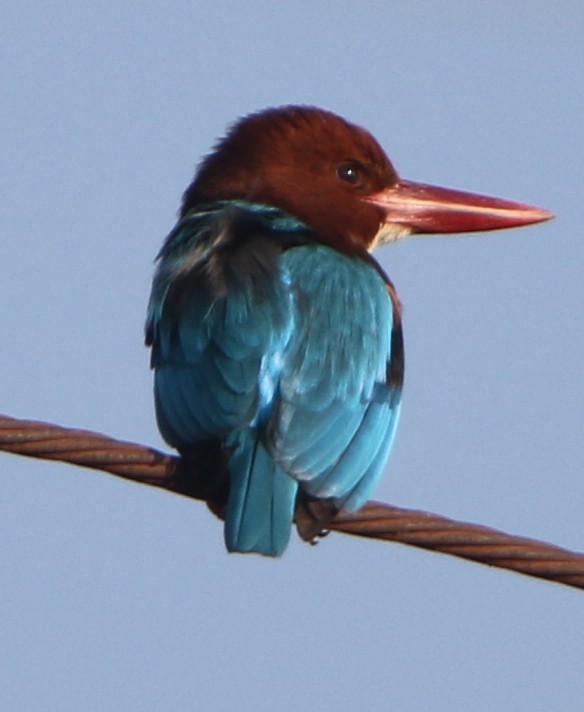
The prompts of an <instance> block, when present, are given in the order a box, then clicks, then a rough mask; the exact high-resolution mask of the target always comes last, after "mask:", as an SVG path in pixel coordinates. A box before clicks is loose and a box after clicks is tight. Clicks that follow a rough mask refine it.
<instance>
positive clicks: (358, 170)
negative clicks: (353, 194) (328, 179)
mask: <svg viewBox="0 0 584 712" xmlns="http://www.w3.org/2000/svg"><path fill="white" fill-rule="evenodd" d="M337 175H338V176H339V178H340V179H341V180H342V181H344V182H345V183H348V184H349V185H355V186H357V185H359V184H360V183H362V182H363V168H362V166H361V164H359V163H356V162H355V161H352V162H350V163H343V165H342V166H339V167H338V168H337Z"/></svg>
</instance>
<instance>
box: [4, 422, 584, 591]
mask: <svg viewBox="0 0 584 712" xmlns="http://www.w3.org/2000/svg"><path fill="white" fill-rule="evenodd" d="M0 450H4V451H6V452H11V453H14V454H18V455H26V456H29V457H36V458H40V459H49V460H58V461H60V462H67V463H70V464H74V465H80V466H82V467H89V468H92V469H95V470H101V471H104V472H108V473H110V474H112V475H116V476H118V477H122V478H124V479H128V480H132V481H134V482H141V483H142V484H147V485H151V486H154V487H160V488H162V489H166V490H169V491H171V492H176V493H178V494H182V495H185V496H187V497H191V498H193V499H200V500H203V501H207V503H208V504H209V506H210V508H211V509H212V510H213V511H214V512H215V513H216V514H219V515H220V514H221V508H220V507H217V506H215V505H214V504H213V503H212V502H209V501H208V497H207V493H206V491H205V488H204V486H203V485H202V484H201V483H202V482H203V481H204V480H205V478H204V476H203V475H204V473H205V469H206V467H208V463H205V457H204V454H202V457H201V459H200V462H199V463H197V461H196V460H190V461H189V463H188V469H187V468H185V467H184V466H183V465H184V463H183V462H182V461H181V459H180V458H178V457H175V456H172V455H165V454H164V453H162V452H159V451H158V450H154V449H152V448H148V447H145V446H143V445H137V444H135V443H128V442H123V441H119V440H114V439H113V438H109V437H107V436H105V435H100V434H99V433H93V432H90V431H86V430H77V429H69V428H63V427H60V426H57V425H51V424H49V423H42V422H36V421H32V420H17V419H16V418H10V417H8V416H2V415H0ZM329 528H330V529H332V530H335V531H339V532H344V533H345V534H353V535H356V536H363V537H368V538H372V539H385V540H387V541H394V542H399V543H402V544H409V545H411V546H417V547H420V548H422V549H429V550H431V551H439V552H442V553H444V554H449V555H451V556H458V557H460V558H463V559H470V560H471V561H475V562H478V563H482V564H487V565H489V566H495V567H498V568H503V569H509V570H511V571H516V572H518V573H522V574H526V575H528V576H534V577H536V578H542V579H547V580H550V581H555V582H557V583H562V584H565V585H568V586H574V587H576V588H584V554H581V553H577V552H573V551H569V550H567V549H563V548H561V547H558V546H554V545H552V544H547V543H545V542H540V541H536V540H534V539H528V538H525V537H518V536H513V535H510V534H506V533H504V532H501V531H498V530H496V529H491V528H489V527H485V526H481V525H478V524H468V523H465V522H458V521H454V520H452V519H447V518H445V517H441V516H439V515H436V514H431V513H429V512H420V511H416V510H411V509H401V508H399V507H394V506H391V505H388V504H383V503H380V502H368V503H367V504H366V505H365V506H364V507H363V508H362V509H360V510H359V511H358V512H340V513H339V514H337V515H336V517H335V518H334V519H333V521H332V522H331V523H330V524H329Z"/></svg>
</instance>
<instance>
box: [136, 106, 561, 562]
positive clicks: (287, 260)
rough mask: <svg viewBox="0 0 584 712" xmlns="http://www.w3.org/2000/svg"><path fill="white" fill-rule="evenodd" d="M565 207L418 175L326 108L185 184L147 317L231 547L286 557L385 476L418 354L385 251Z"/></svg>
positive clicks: (240, 143) (159, 364)
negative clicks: (311, 522) (404, 175)
mask: <svg viewBox="0 0 584 712" xmlns="http://www.w3.org/2000/svg"><path fill="white" fill-rule="evenodd" d="M550 217H552V213H550V212H548V211H547V210H541V209H539V208H535V207H531V206H529V205H523V204H520V203H516V202H511V201H508V200H502V199H498V198H489V197H484V196H480V195H475V194H471V193H463V192H460V191H456V190H448V189H445V188H437V187H435V186H430V185H424V184H421V183H412V182H410V181H405V180H402V179H401V178H400V177H399V176H398V174H397V173H396V171H395V169H394V168H393V166H392V164H391V162H390V161H389V159H388V157H387V156H386V154H385V152H384V151H383V149H382V148H381V146H380V145H379V144H378V143H377V141H376V140H375V139H374V138H373V137H372V136H371V135H370V134H369V133H368V132H367V131H365V130H364V129H362V128H360V127H358V126H355V125H353V124H350V123H349V122H347V121H345V120H344V119H342V118H341V117H339V116H336V115H335V114H332V113H330V112H328V111H324V110H322V109H317V108H314V107H309V106H285V107H281V108H276V109H268V110H266V111H262V112H259V113H256V114H252V115H251V116H248V117H246V118H243V119H242V120H240V121H239V122H238V123H236V124H235V125H234V126H233V128H232V129H231V130H230V131H229V133H228V134H227V136H226V137H225V138H223V139H222V140H221V141H219V143H218V144H217V146H216V147H215V149H214V150H213V152H212V153H211V154H210V155H208V156H207V157H206V158H205V159H204V160H203V162H202V164H201V165H200V167H199V169H198V171H197V173H196V175H195V178H194V180H193V182H192V183H191V185H190V186H189V187H188V188H187V190H186V192H185V193H184V196H183V203H182V208H181V211H180V218H179V221H178V224H177V225H176V227H175V228H174V229H173V230H172V232H171V233H170V235H169V236H168V237H167V238H166V241H165V243H164V245H163V247H162V250H161V251H160V254H159V255H158V267H157V270H156V274H155V277H154V282H153V286H152V294H151V297H150V304H149V310H148V320H147V326H146V341H147V344H148V345H150V346H151V347H152V367H153V368H154V370H155V381H154V390H155V401H156V413H157V419H158V424H159V427H160V431H161V433H162V435H163V436H164V438H165V439H166V440H167V442H168V443H170V445H172V446H173V447H175V448H176V449H177V450H178V451H179V452H180V453H181V454H182V455H183V457H184V458H185V459H187V460H188V458H189V457H193V456H194V453H196V452H197V451H198V450H200V448H201V446H205V445H208V446H209V447H210V448H211V449H215V450H216V451H218V452H219V453H220V457H219V458H218V459H217V460H216V468H215V469H216V471H213V472H210V473H209V478H210V480H216V482H217V483H218V484H219V483H221V482H223V483H224V485H225V490H226V497H227V504H226V508H225V513H224V515H225V542H226V546H227V548H228V550H229V551H239V552H257V553H260V554H264V555H267V556H279V555H280V554H282V552H283V551H284V549H285V548H286V545H287V544H288V540H289V537H290V531H291V527H292V522H293V520H294V517H295V514H296V511H297V508H298V506H299V503H301V502H304V503H305V504H307V506H308V507H309V509H310V506H311V505H314V508H313V511H315V512H317V511H318V510H319V509H321V510H322V511H326V512H328V516H329V518H330V516H332V515H333V514H334V512H336V511H338V509H340V508H347V509H350V510H355V509H358V508H359V507H361V506H362V505H363V504H364V503H365V502H366V501H367V499H368V498H369V496H370V495H371V492H372V491H373V488H374V487H375V485H376V483H377V481H378V480H379V477H380V475H381V473H382V470H383V468H384V466H385V463H386V461H387V458H388V455H389V452H390V450H391V447H392V443H393V439H394V435H395V431H396V426H397V422H398V420H399V413H400V406H401V393H402V383H403V374H404V352H403V337H402V326H401V310H400V303H399V301H398V298H397V296H396V292H395V289H394V287H393V285H392V284H391V282H390V281H389V279H388V278H387V276H386V275H385V273H384V272H383V270H382V269H381V267H380V266H379V265H378V263H377V262H376V261H375V260H374V259H373V257H372V256H371V252H372V250H373V249H374V248H375V247H377V246H379V245H383V244H385V243H387V242H392V241H394V240H397V239H399V238H402V237H405V236H406V235H408V234H411V233H428V234H429V233H453V232H469V231H476V230H494V229H498V228H506V227H513V226H518V225H527V224H529V223H536V222H540V221H543V220H547V219H549V218H550ZM315 517H317V518H318V515H315ZM322 522H325V523H326V517H323V519H322ZM322 522H317V524H319V526H320V524H321V523H322ZM317 528H318V527H317ZM320 528H322V526H320Z"/></svg>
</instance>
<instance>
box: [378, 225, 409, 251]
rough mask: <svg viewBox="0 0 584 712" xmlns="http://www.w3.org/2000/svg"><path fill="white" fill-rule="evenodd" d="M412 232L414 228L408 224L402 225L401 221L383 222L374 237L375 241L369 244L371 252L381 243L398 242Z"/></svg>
mask: <svg viewBox="0 0 584 712" xmlns="http://www.w3.org/2000/svg"><path fill="white" fill-rule="evenodd" d="M411 234H412V229H411V228H410V227H407V226H406V225H400V224H399V223H381V225H380V226H379V230H378V231H377V234H376V235H375V237H374V238H373V242H372V243H371V244H370V245H369V252H373V250H375V249H376V248H377V247H380V246H381V245H387V244H388V243H389V242H396V241H397V240H401V239H403V238H404V237H407V236H408V235H411Z"/></svg>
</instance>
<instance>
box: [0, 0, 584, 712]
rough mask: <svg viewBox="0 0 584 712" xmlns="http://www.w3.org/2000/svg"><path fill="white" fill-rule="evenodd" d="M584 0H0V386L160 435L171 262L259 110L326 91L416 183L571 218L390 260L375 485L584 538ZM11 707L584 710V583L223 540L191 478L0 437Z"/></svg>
mask: <svg viewBox="0 0 584 712" xmlns="http://www.w3.org/2000/svg"><path fill="white" fill-rule="evenodd" d="M583 23H584V10H583V9H582V5H581V3H579V2H577V1H576V0H574V1H573V2H569V1H565V2H564V1H560V2H556V3H554V4H553V5H550V4H549V3H544V2H539V1H536V2H531V3H528V4H527V3H518V2H502V1H498V0H497V1H494V2H489V3H468V2H463V1H462V0H460V1H459V2H455V1H454V0H451V1H448V0H446V1H445V2H440V3H438V2H429V1H427V2H422V1H421V0H419V1H417V2H416V1H412V0H409V1H408V2H401V1H398V2H393V3H386V2H381V1H375V0H369V1H367V2H360V3H355V2H345V1H344V0H339V1H338V2H335V3H332V2H319V1H317V2H308V1H298V2H288V1H284V2H281V3H273V2H258V1H255V0H250V2H247V3H236V2H227V1H226V0H214V1H213V2H208V1H207V0H204V1H202V2H197V3H195V2H186V1H185V2H174V3H166V4H163V3H156V2H141V3H137V2H122V3H117V4H113V3H112V4H110V3H99V2H84V3H78V4H72V3H68V2H67V3H66V2H59V1H56V2H52V3H45V2H39V0H35V2H32V1H31V0H23V1H22V2H20V3H18V4H17V3H12V4H10V5H8V4H5V6H4V7H3V8H2V9H0V156H1V165H2V170H1V171H0V195H1V196H2V197H1V204H2V208H1V210H0V235H1V240H2V259H1V260H0V303H1V304H2V305H3V307H2V309H0V329H1V333H2V335H3V338H2V346H1V348H0V367H1V371H0V394H1V398H0V412H5V413H7V414H10V415H13V416H16V417H24V418H34V419H39V420H47V421H52V422H55V423H59V424H62V425H70V426H76V427H83V428H88V429H94V430H98V431H101V432H105V433H108V434H110V435H112V436H114V437H118V438H122V439H127V440H135V441H138V442H142V443H145V444H149V445H153V446H156V447H161V448H162V447H164V445H163V443H162V442H161V439H160V437H159V435H158V433H157V430H156V425H155V422H154V414H153V405H152V396H151V374H150V372H149V368H148V353H147V351H146V349H145V348H144V346H143V334H142V329H143V323H144V315H145V308H146V302H147V298H148V292H149V285H150V279H151V275H152V261H153V259H154V256H155V254H156V252H157V250H158V249H159V246H160V244H161V242H162V240H163V238H164V236H165V235H166V233H167V232H168V231H169V230H170V228H171V227H172V225H173V222H174V219H175V215H176V210H177V208H178V205H179V199H180V195H181V192H182V190H183V189H184V188H185V187H186V185H187V183H188V182H189V180H190V178H191V176H192V174H193V170H194V167H195V166H196V163H197V161H198V160H199V158H200V157H201V156H202V155H203V154H204V153H205V152H206V151H208V149H209V147H210V145H211V144H212V143H213V141H214V140H215V138H216V137H217V136H219V135H221V134H222V133H223V131H224V129H225V127H226V126H227V125H228V124H229V123H230V122H232V121H233V120H234V119H235V118H236V117H237V116H240V115H242V114H245V113H247V112H249V111H252V110H256V109H259V108H262V107H265V106H271V105H277V104H282V103H290V102H301V103H313V104H317V105H321V106H324V107H326V108H329V109H332V110H334V111H336V112H338V113H340V114H342V115H344V116H346V117H347V118H349V119H350V120H353V121H355V122H358V123H361V124H363V125H365V126H367V127H368V128H369V129H370V130H371V131H372V132H373V133H374V134H375V135H376V137H377V138H378V139H379V140H380V142H381V143H382V144H383V145H384V146H385V148H386V149H387V151H388V153H389V155H390V156H391V158H392V160H393V162H394V164H395V165H396V167H397V169H398V171H400V173H401V174H402V175H403V176H404V177H407V178H410V179H414V180H421V181H425V182H432V183H437V184H442V185H445V186H450V187H457V188H463V189H467V190H471V191H476V192H485V193H488V194H493V195H501V196H504V197H508V198H512V199H517V200H521V201H525V202H530V203H533V204H535V205H541V206H542V207H546V208H549V209H551V210H554V211H555V212H556V213H557V215H558V218H557V219H556V220H555V221H553V222H550V223H547V224H544V225H540V226H535V227H533V228H526V229H521V230H515V231H509V232H500V233H492V234H485V235H474V236H461V237H456V238H445V237H444V238H434V239H422V238H419V239H412V240H409V241H406V242H404V243H403V244H400V245H397V246H394V247H388V248H383V249H382V250H381V251H380V252H378V254H377V257H378V258H379V259H380V261H381V262H382V264H383V266H384V267H385V269H386V270H387V271H388V273H389V274H390V276H391V277H392V279H393V281H394V282H395V284H396V286H397V288H398V291H399V294H400V296H401V298H402V301H403V302H404V307H405V316H404V319H405V330H406V334H405V335H406V349H407V352H406V356H407V372H406V379H407V381H406V390H405V395H404V410H403V418H402V422H401V426H400V430H399V432H398V437H397V440H396V447H395V451H394V455H393V458H392V460H391V463H390V465H389V467H388V470H387V473H386V476H385V477H384V479H383V481H382V483H381V486H380V487H379V489H378V491H377V493H376V497H377V498H378V499H382V500H385V501H388V502H392V503H394V504H396V505H398V506H404V507H414V508H418V509H427V510H430V511H435V512H439V513H441V514H444V515H446V516H450V517H454V518H459V519H463V520H468V521H474V522H477V523H482V524H487V525H491V526H495V527H498V528H502V529H504V530H507V531H511V532H515V533H518V534H523V535H527V536H533V537H536V538H541V539H544V540H548V541H551V542H554V543H556V544H560V545H563V546H566V547H570V548H574V549H578V548H580V549H582V548H583V547H584V522H583V518H582V509H583V507H582V504H583V502H584V478H583V477H582V471H583V465H584V437H583V435H584V432H583V414H582V395H583V385H584V377H583V375H582V366H581V363H582V356H581V355H582V352H583V350H584V336H583V328H582V322H583V305H584V286H583V281H582V271H583V267H584V239H583V237H582V225H581V223H582V216H581V213H582V208H581V205H582V186H583V184H584V158H583V157H584V129H583V127H584V82H583V81H582V77H583V76H584V48H583V45H582V40H581V35H582V27H583ZM0 468H1V475H2V476H1V496H0V707H1V708H2V709H4V710H19V712H20V711H27V712H28V711H29V710H31V711H32V710H43V712H52V711H53V710H54V711H55V712H56V711H57V710H58V711H59V712H62V711H67V710H80V709H82V710H84V711H93V710H95V711H96V712H97V711H98V710H99V711H100V712H104V711H108V710H112V711H113V710H120V709H124V710H130V711H131V710H141V712H150V711H151V710H152V711H154V710H161V709H167V708H171V707H172V708H173V709H177V710H183V709H185V710H186V709H189V710H190V709H205V710H212V711H223V710H233V709H237V710H248V709H249V710H252V709H253V710H254V711H256V712H263V711H264V710H265V711H268V710H273V709H278V710H284V711H287V710H298V709H307V708H323V709H332V708H334V709H336V710H339V711H340V712H344V711H345V710H347V711H348V710H353V709H395V710H400V711H404V712H410V711H412V712H413V711H414V710H416V711H417V710H430V711H434V710H436V711H441V710H448V711H449V712H452V711H457V710H469V709H472V710H475V711H479V712H480V711H482V710H485V711H487V710H489V711H490V712H492V711H493V710H510V709H529V710H531V711H532V712H537V711H539V710H542V711H543V710H546V711H547V710H550V709H555V708H558V707H561V708H563V709H566V710H572V709H574V710H576V709H580V708H581V700H582V697H583V694H584V677H583V675H582V659H583V654H584V616H583V615H582V609H583V606H584V598H583V594H582V593H581V592H579V591H575V590H570V589H567V588H562V587H560V586H557V585H552V584H547V583H544V582H540V581H535V580H530V579H529V578H525V577H521V576H518V575H513V574H510V573H506V572H502V571H498V570H492V569H489V568H487V567H484V566H478V565H474V564H471V563H466V562H462V561H458V560H454V559H450V558H448V557H445V556H441V555H436V554H430V553H426V552H420V551H416V550H415V549H412V548H409V547H403V546H399V545H390V544H384V543H378V542H368V541H361V540H357V539H353V538H350V537H346V536H342V535H336V534H331V535H330V536H329V537H328V538H327V539H326V540H325V541H323V542H322V543H321V544H319V545H318V546H317V547H308V546H306V545H304V544H302V543H301V542H298V541H294V542H293V543H292V545H291V547H290V549H289V550H288V552H287V553H286V555H285V556H284V557H283V558H282V559H281V560H279V561H271V560H263V559H261V558H259V557H249V556H248V557H243V556H233V555H231V556H229V555H227V554H226V553H225V551H224V550H223V543H222V533H221V527H220V524H219V523H218V522H217V521H216V520H215V519H214V518H213V517H212V515H210V514H209V513H208V512H207V510H206V509H205V507H204V506H203V505H201V504H199V503H196V502H193V501H189V500H187V499H183V498H180V497H177V496H172V495H170V494H166V493H163V492H159V491H156V490H154V489H149V488H147V487H141V486H137V485H132V484H130V483H127V482H123V481H119V480H116V479H114V478H112V477H108V476H107V475H104V474H100V473H92V472H89V471H84V470H80V469H74V468H71V467H67V466H65V465H59V464H58V463H45V462H40V461H33V460H25V459H23V458H18V457H15V456H9V455H1V454H0Z"/></svg>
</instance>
